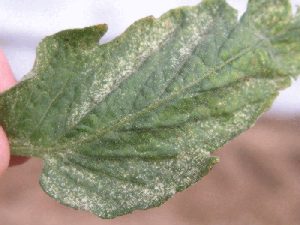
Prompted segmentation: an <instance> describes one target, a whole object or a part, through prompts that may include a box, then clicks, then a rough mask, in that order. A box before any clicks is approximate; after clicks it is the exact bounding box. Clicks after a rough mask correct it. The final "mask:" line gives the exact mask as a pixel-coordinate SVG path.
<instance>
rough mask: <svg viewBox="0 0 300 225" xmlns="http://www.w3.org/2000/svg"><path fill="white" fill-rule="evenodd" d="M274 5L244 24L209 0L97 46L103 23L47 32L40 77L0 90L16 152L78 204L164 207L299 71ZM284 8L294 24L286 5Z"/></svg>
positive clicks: (59, 194)
mask: <svg viewBox="0 0 300 225" xmlns="http://www.w3.org/2000/svg"><path fill="white" fill-rule="evenodd" d="M273 3H274V2H273V1H268V2H266V1H250V3H249V6H248V10H247V12H246V13H245V15H244V16H243V17H242V19H241V20H240V21H237V20H236V13H235V11H234V10H233V9H232V8H230V7H229V6H228V5H227V4H226V2H225V1H217V0H206V1H204V2H202V3H201V4H199V5H198V6H195V7H185V8H180V9H175V10H172V11H170V12H168V13H166V14H165V15H163V16H162V17H160V18H159V19H154V18H151V17H148V18H145V19H142V20H140V21H138V22H136V23H135V24H133V25H132V26H131V27H130V28H129V29H128V30H127V31H126V32H125V33H124V34H123V35H122V36H120V37H118V38H117V39H115V40H114V41H112V42H111V43H108V44H105V45H100V46H99V45H97V44H96V39H97V37H99V36H102V35H103V34H104V33H105V32H106V26H105V25H102V26H97V27H91V28H85V30H69V31H64V32H62V33H59V34H56V35H54V36H53V37H49V38H47V39H46V40H45V41H44V42H43V43H42V44H41V47H40V48H39V50H38V52H39V54H38V60H37V63H36V66H35V68H34V69H33V71H32V74H31V75H33V74H35V76H33V77H30V76H29V78H28V79H27V80H25V81H24V82H23V83H21V84H20V85H18V86H17V87H16V88H14V89H12V90H10V91H9V92H6V93H4V94H3V95H1V96H0V112H1V116H0V124H1V125H3V126H4V127H5V128H6V130H7V132H8V134H9V137H10V142H11V145H12V149H13V152H15V153H17V154H21V155H22V154H25V155H34V156H39V157H41V158H43V159H44V160H45V166H44V169H43V175H42V177H41V180H40V182H41V185H42V187H43V189H44V190H45V191H46V192H47V193H48V194H49V195H50V196H52V197H53V198H55V199H57V200H58V201H60V202H61V203H63V204H66V205H69V206H72V207H74V208H80V209H85V210H89V211H92V212H93V213H95V214H96V215H98V216H101V217H104V218H113V217H115V216H119V215H123V214H125V213H129V212H131V211H133V210H134V209H145V208H149V207H153V206H157V205H160V204H162V203H163V202H164V201H165V200H166V199H168V198H169V197H171V196H172V195H173V194H174V193H175V192H176V191H181V190H183V189H185V188H187V187H188V186H190V185H191V184H193V183H195V182H196V181H197V180H199V179H200V178H201V177H202V176H204V175H205V174H206V173H207V172H208V170H209V169H210V168H211V167H212V166H213V165H214V164H215V163H216V158H214V157H212V156H210V153H211V152H213V151H214V150H216V149H217V148H219V147H221V146H222V145H223V144H225V143H226V142H227V141H229V140H231V139H232V138H233V137H234V136H236V135H237V134H239V133H241V132H242V131H244V130H245V129H247V128H249V126H251V125H252V123H253V122H254V121H255V119H256V118H257V117H258V116H259V115H260V114H261V113H262V112H263V111H265V110H266V109H267V108H268V107H269V106H270V104H271V102H272V100H273V99H274V98H275V96H276V95H277V94H278V91H279V90H280V89H282V88H284V87H287V86H288V85H289V84H290V77H291V76H295V75H296V74H295V71H296V70H290V69H288V67H286V66H285V65H286V64H287V65H290V64H295V65H296V63H295V61H293V60H292V62H291V60H289V61H288V62H286V60H285V58H284V56H286V55H285V54H286V52H285V46H288V44H289V43H292V44H293V46H294V45H296V46H299V38H297V37H296V36H295V35H288V44H285V45H282V42H281V41H282V39H278V40H279V41H278V40H277V39H276V38H277V36H278V35H279V36H278V37H280V35H283V36H284V35H286V33H284V32H286V30H284V29H283V28H282V27H284V26H282V24H281V25H280V24H279V25H278V26H280V27H279V28H278V29H277V28H276V27H275V28H274V27H273V25H274V24H271V25H272V26H270V25H269V21H268V20H269V19H268V18H270V17H268V16H267V17H266V18H267V19H265V18H263V19H261V18H260V17H258V16H257V14H256V11H255V10H253V8H254V9H255V8H257V7H258V6H260V4H267V6H272V4H273ZM276 4H279V5H283V7H281V8H280V9H281V10H283V13H279V15H280V16H281V17H283V18H285V17H287V19H286V21H289V23H290V24H293V22H291V20H294V19H291V18H290V17H289V14H288V13H286V12H288V10H287V8H288V4H286V1H284V0H283V1H276ZM258 8H259V7H258ZM265 8H267V9H269V8H270V7H269V8H268V7H265ZM271 8H272V7H271ZM270 12H271V11H270V10H269V11H268V13H270ZM270 15H271V18H272V12H271V14H270ZM282 15H284V16H282ZM257 18H258V19H257ZM257 21H263V22H262V23H261V22H260V23H258V22H257ZM272 21H273V20H272ZM264 23H266V26H265V24H264ZM291 26H292V25H291ZM269 28H270V31H269V30H268V29H269ZM273 28H274V29H273ZM87 31H89V32H91V33H89V32H87ZM277 33H279V34H277ZM97 35H98V36H97ZM273 37H276V38H273ZM284 38H285V42H287V41H286V37H285V36H284ZM78 40H80V41H78ZM48 48H49V49H50V50H49V51H48ZM298 53H299V52H298V51H295V54H296V55H297V54H298ZM43 61H44V62H43ZM36 107H38V108H36ZM111 187H113V188H111Z"/></svg>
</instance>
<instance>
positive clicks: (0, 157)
mask: <svg viewBox="0 0 300 225" xmlns="http://www.w3.org/2000/svg"><path fill="white" fill-rule="evenodd" d="M15 83H16V80H15V78H14V77H13V75H12V72H11V69H10V67H9V64H8V62H7V59H6V57H5V56H4V54H3V52H2V51H1V49H0V93H1V92H3V91H5V90H7V89H9V88H10V87H12V86H13V85H14V84H15ZM9 155H10V154H9V144H8V139H7V137H6V135H5V133H4V131H3V129H2V127H0V175H1V174H2V173H3V172H4V171H5V170H6V168H7V167H8V165H9V158H10V156H9Z"/></svg>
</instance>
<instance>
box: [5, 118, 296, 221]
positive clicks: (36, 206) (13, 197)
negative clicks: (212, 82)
mask: <svg viewBox="0 0 300 225" xmlns="http://www.w3.org/2000/svg"><path fill="white" fill-rule="evenodd" d="M216 155H218V156H219V157H220V163H219V164H218V165H216V166H215V167H214V168H213V170H212V171H211V172H210V173H209V175H207V176H206V177H205V178H203V179H202V180H201V181H200V182H198V183H197V184H196V185H193V186H192V187H190V188H189V189H187V190H186V191H184V192H182V193H178V194H176V195H175V197H173V198H172V199H170V200H169V201H168V202H167V203H165V204H164V205H163V206H161V207H159V208H154V209H150V210H146V211H136V212H134V213H133V214H130V215H126V216H123V217H119V218H116V219H113V220H102V219H99V218H97V217H96V216H93V215H91V214H89V213H87V212H82V211H76V210H73V209H70V208H67V207H64V206H62V205H60V204H58V203H57V202H55V201H54V200H52V199H51V198H49V197H48V196H47V195H46V194H44V193H43V192H42V190H41V189H40V187H39V185H38V177H39V173H40V171H41V166H42V163H41V161H40V160H37V159H31V160H30V161H29V162H27V163H26V164H24V165H22V166H18V167H14V168H11V169H9V171H8V172H7V173H6V174H5V176H4V177H2V178H1V179H0V225H19V224H24V225H83V224H84V225H86V224H87V225H96V224H97V225H228V224H230V225H250V224H251V225H266V224H267V225H283V224H284V225H299V224H300V118H293V119H283V118H281V119H279V118H274V117H273V118H272V117H269V118H263V119H260V120H259V121H258V122H257V124H256V125H255V126H254V127H253V128H251V129H250V130H248V131H246V132H245V133H243V134H242V135H240V136H239V137H237V138H236V139H234V140H233V141H231V142H230V143H229V144H227V145H225V146H224V147H223V148H222V149H221V150H219V151H217V152H216Z"/></svg>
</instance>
